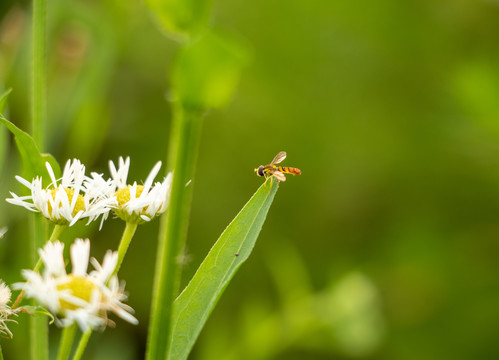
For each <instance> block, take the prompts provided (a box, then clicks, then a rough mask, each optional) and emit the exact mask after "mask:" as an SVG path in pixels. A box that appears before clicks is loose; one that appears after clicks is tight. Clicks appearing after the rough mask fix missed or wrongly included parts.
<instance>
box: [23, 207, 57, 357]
mask: <svg viewBox="0 0 499 360" xmlns="http://www.w3.org/2000/svg"><path fill="white" fill-rule="evenodd" d="M44 220H45V219H43V218H42V217H40V216H39V215H38V214H35V216H33V223H32V225H33V226H32V228H33V234H32V243H31V264H32V266H33V267H34V268H37V267H39V265H38V264H35V261H36V259H37V251H38V249H39V248H41V247H43V245H44V243H45V239H47V237H46V229H47V226H46V225H47V224H46V222H45V221H44ZM23 296H24V292H21V293H20V294H19V296H18V299H19V301H20V299H22V297H23ZM16 303H17V300H16ZM33 305H36V302H35V300H34V299H33ZM30 338H31V346H30V349H31V359H33V360H48V355H49V350H48V322H47V318H46V317H45V316H32V317H30Z"/></svg>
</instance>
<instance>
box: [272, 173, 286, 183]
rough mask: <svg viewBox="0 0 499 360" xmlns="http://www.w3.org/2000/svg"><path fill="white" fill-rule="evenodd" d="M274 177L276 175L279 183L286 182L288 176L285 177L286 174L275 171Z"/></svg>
mask: <svg viewBox="0 0 499 360" xmlns="http://www.w3.org/2000/svg"><path fill="white" fill-rule="evenodd" d="M272 175H274V176H275V177H276V179H277V180H279V181H286V176H284V174H283V173H282V172H280V171H274V173H273V174H272Z"/></svg>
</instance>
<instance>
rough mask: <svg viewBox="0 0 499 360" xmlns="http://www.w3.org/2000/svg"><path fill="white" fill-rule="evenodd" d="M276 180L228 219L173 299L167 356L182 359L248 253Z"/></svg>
mask: <svg viewBox="0 0 499 360" xmlns="http://www.w3.org/2000/svg"><path fill="white" fill-rule="evenodd" d="M277 188H278V182H277V181H276V180H275V179H274V178H271V180H268V181H266V182H265V183H264V184H263V185H262V186H260V188H259V189H258V190H257V191H256V193H255V194H254V195H253V197H252V198H251V199H250V200H249V201H248V203H246V205H245V206H244V207H243V209H242V210H241V211H240V212H239V214H238V215H237V216H236V217H235V218H234V220H232V222H231V223H230V224H229V226H228V227H227V228H226V229H225V231H224V232H223V233H222V235H221V236H220V238H219V239H218V240H217V242H216V243H215V245H214V246H213V247H212V248H211V250H210V252H209V253H208V255H207V256H206V258H205V259H204V261H203V263H202V264H201V265H200V266H199V268H198V270H197V272H196V274H194V276H193V278H192V279H191V281H190V282H189V284H188V285H187V287H186V288H185V289H184V291H183V292H182V293H181V294H180V296H179V297H178V298H177V299H176V301H175V303H174V309H173V329H172V339H173V341H172V345H171V347H170V354H169V355H170V356H169V357H168V358H169V359H176V360H180V359H186V358H187V356H188V355H189V352H190V351H191V348H192V346H193V345H194V343H195V341H196V339H197V337H198V335H199V333H200V332H201V329H202V328H203V326H204V324H205V323H206V320H207V319H208V316H209V315H210V313H211V311H212V310H213V308H214V307H215V305H216V303H217V301H218V299H219V298H220V296H221V295H222V293H223V291H224V290H225V288H226V287H227V285H228V284H229V282H230V280H231V279H232V277H233V276H234V274H235V273H236V271H237V269H238V268H239V267H240V266H241V264H242V263H243V262H244V261H246V259H247V258H248V257H249V255H250V254H251V251H252V250H253V247H254V245H255V242H256V239H257V237H258V234H259V233H260V230H261V229H262V226H263V223H264V221H265V218H266V216H267V212H268V211H269V208H270V204H271V203H272V201H273V199H274V196H275V193H276V192H277Z"/></svg>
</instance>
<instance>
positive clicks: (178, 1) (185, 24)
mask: <svg viewBox="0 0 499 360" xmlns="http://www.w3.org/2000/svg"><path fill="white" fill-rule="evenodd" d="M146 3H147V5H148V6H149V9H151V10H152V12H153V15H154V16H155V17H156V20H157V21H158V25H159V26H160V27H161V29H162V30H166V35H170V36H172V37H174V38H176V39H183V40H185V39H187V38H190V37H194V36H196V34H199V33H201V32H202V30H203V29H205V28H206V27H207V25H208V20H209V18H210V12H211V3H212V0H146Z"/></svg>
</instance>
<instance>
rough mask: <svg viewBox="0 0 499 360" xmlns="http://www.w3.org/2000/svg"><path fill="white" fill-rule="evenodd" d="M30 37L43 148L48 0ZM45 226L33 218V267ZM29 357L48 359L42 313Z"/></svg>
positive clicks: (39, 5)
mask: <svg viewBox="0 0 499 360" xmlns="http://www.w3.org/2000/svg"><path fill="white" fill-rule="evenodd" d="M31 30H32V33H31V34H32V37H31V51H32V53H31V84H30V85H31V86H30V88H31V124H32V131H33V138H34V139H35V142H36V143H37V145H38V149H39V150H40V151H43V149H44V142H43V140H44V134H43V130H44V125H45V122H46V92H45V88H46V75H47V71H46V63H45V61H46V57H45V54H46V49H47V0H33V24H32V29H31ZM45 229H46V225H45V223H44V222H43V219H42V218H41V217H40V216H34V217H33V237H32V239H33V241H32V243H31V265H32V266H33V267H36V265H35V264H36V261H37V259H38V256H37V251H38V249H39V248H40V247H42V246H43V245H44V243H45V240H46V236H45ZM30 336H31V346H30V348H31V359H33V360H35V359H36V360H47V359H48V322H47V319H46V318H45V317H44V316H37V317H31V318H30Z"/></svg>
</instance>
